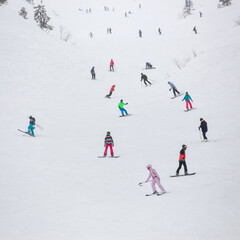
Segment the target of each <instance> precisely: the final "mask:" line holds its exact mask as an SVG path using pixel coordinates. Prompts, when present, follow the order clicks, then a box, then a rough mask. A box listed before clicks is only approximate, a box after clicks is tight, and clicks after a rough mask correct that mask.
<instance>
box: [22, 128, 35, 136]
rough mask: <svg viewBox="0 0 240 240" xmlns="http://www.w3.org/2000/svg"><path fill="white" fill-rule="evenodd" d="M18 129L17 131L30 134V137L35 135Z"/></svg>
mask: <svg viewBox="0 0 240 240" xmlns="http://www.w3.org/2000/svg"><path fill="white" fill-rule="evenodd" d="M18 131H19V132H22V133H25V134H27V135H29V136H31V137H35V136H33V135H32V134H30V133H29V132H25V131H23V130H20V129H18Z"/></svg>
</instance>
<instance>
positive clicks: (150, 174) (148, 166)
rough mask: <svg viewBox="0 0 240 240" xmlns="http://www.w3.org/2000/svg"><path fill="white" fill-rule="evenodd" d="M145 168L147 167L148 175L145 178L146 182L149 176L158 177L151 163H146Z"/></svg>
mask: <svg viewBox="0 0 240 240" xmlns="http://www.w3.org/2000/svg"><path fill="white" fill-rule="evenodd" d="M147 168H149V176H148V179H147V180H146V182H147V181H148V180H149V179H150V178H151V177H152V178H155V177H157V178H158V179H160V177H159V175H158V173H157V171H156V170H155V169H153V168H152V165H151V164H149V165H147Z"/></svg>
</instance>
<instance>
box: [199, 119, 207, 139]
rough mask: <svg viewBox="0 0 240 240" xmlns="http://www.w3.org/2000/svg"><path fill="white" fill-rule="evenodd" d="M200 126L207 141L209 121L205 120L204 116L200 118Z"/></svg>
mask: <svg viewBox="0 0 240 240" xmlns="http://www.w3.org/2000/svg"><path fill="white" fill-rule="evenodd" d="M200 122H201V124H200V126H199V128H198V129H199V130H200V128H201V129H202V134H203V141H205V142H206V141H207V140H208V139H207V137H206V132H207V131H208V127H207V122H206V121H205V120H203V119H202V118H200Z"/></svg>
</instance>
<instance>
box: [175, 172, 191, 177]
mask: <svg viewBox="0 0 240 240" xmlns="http://www.w3.org/2000/svg"><path fill="white" fill-rule="evenodd" d="M195 174H196V173H195V172H194V173H189V174H186V175H185V174H180V175H172V176H170V177H184V176H192V175H195Z"/></svg>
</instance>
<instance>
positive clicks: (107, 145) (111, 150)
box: [104, 144, 113, 156]
mask: <svg viewBox="0 0 240 240" xmlns="http://www.w3.org/2000/svg"><path fill="white" fill-rule="evenodd" d="M108 147H110V153H111V156H113V148H112V144H106V147H105V151H104V156H107V150H108Z"/></svg>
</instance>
